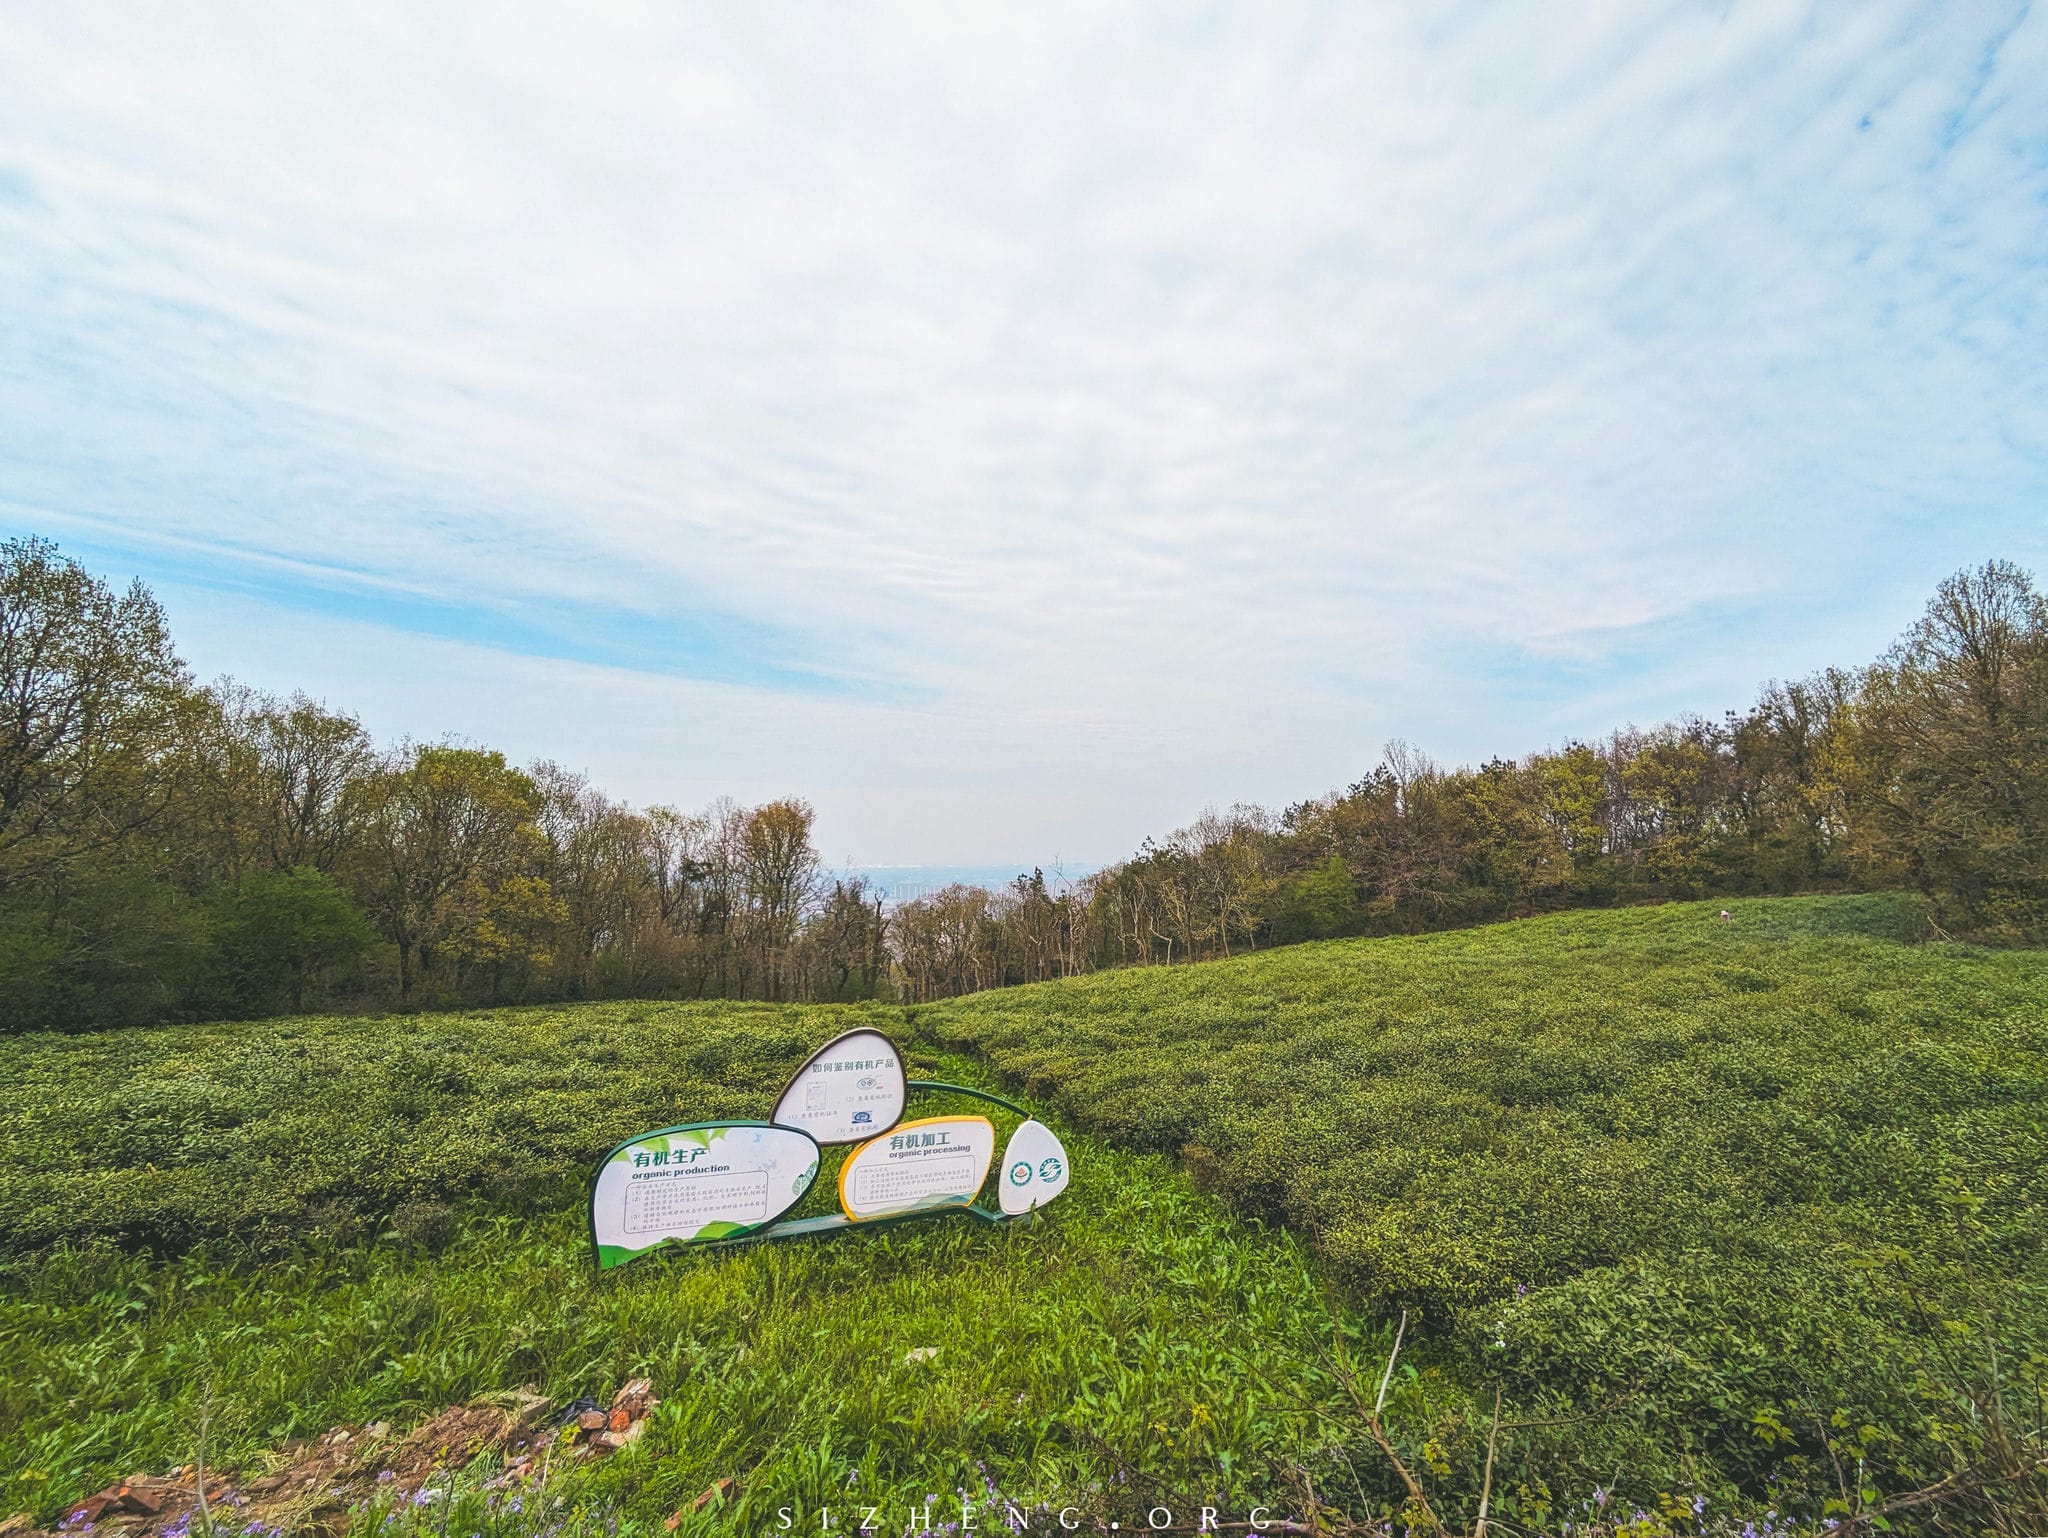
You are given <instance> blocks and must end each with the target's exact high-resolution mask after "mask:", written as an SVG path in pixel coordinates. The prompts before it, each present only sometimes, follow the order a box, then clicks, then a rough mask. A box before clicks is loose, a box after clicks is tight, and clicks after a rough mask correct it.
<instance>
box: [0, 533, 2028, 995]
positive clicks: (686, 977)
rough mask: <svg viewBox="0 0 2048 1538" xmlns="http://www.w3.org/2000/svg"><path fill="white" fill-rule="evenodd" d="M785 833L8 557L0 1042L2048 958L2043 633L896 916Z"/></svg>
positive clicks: (1181, 840)
mask: <svg viewBox="0 0 2048 1538" xmlns="http://www.w3.org/2000/svg"><path fill="white" fill-rule="evenodd" d="M811 825H812V813H811V809H810V807H809V806H808V805H806V804H805V803H804V802H803V801H801V800H798V799H795V798H785V799H780V800H776V801H771V802H768V803H767V804H765V805H761V806H753V807H748V806H741V805H738V804H737V803H734V802H732V801H730V800H721V801H719V802H716V803H714V804H713V805H712V806H710V807H708V808H704V809H702V810H698V811H685V810H681V809H678V808H674V807H668V806H653V807H647V808H634V807H631V806H628V805H625V804H624V803H622V802H619V801H617V800H614V799H612V798H611V797H609V796H607V795H606V794H604V792H603V791H602V790H600V789H599V788H597V787H595V786H593V785H591V784H590V783H589V782H588V781H587V780H585V779H584V778H583V777H582V776H580V775H577V774H575V773H572V772H571V771H569V770H566V769H564V768H562V767H561V766H559V765H556V764H552V763H545V762H543V763H537V764H532V765H527V766H523V767H522V766H517V765H514V764H511V763H509V762H508V761H507V760H506V759H505V757H504V755H503V754H501V753H498V752H495V751H492V750H490V749H487V748H480V747H474V746H469V745H464V744H459V743H453V742H437V743H414V742H405V743H400V744H397V745H395V746H388V747H382V748H380V747H379V746H378V745H377V744H376V743H374V742H373V741H372V740H371V738H370V736H369V734H368V733H367V732H366V731H365V729H364V728H363V726H362V724H361V722H360V721H358V720H357V719H356V718H355V717H353V716H351V715H348V714H346V713H343V712H340V711H336V710H332V709H330V708H328V707H327V706H326V705H324V704H321V703H318V702H316V701H314V700H312V699H309V698H308V697H306V696H305V695H303V694H301V695H294V696H292V697H290V698H277V697H273V696H270V695H265V694H261V693H258V692H256V691H254V690H251V689H248V688H246V687H243V686H241V685H238V684H236V683H234V682H232V681H230V680H224V681H221V682H217V683H213V684H200V683H198V682H196V681H195V680H194V679H193V678H192V676H191V674H190V671H189V670H188V669H187V668H186V667H185V665H184V664H183V663H182V661H181V660H180V659H179V658H178V656H177V653H176V651H175V648H174V647H173V645H172V641H171V637H170V633H169V628H168V625H167V623H166V620H165V617H164V614H163V611H162V609H161V607H160V606H159V605H158V603H157V602H156V600H155V599H154V597H153V596H152V595H151V594H150V593H149V591H148V590H147V589H146V588H145V587H144V586H142V585H141V584H140V583H139V582H138V583H136V584H134V585H132V586H131V587H129V588H128V589H127V590H126V591H125V592H116V591H114V590H113V589H112V588H110V587H109V586H107V585H106V584H105V583H103V582H102V581H100V580H99V579H98V578H96V577H94V576H93V575H92V574H90V573H89V572H87V571H86V570H85V569H84V568H83V567H81V566H80V565H79V564H78V563H76V562H75V561H72V560H70V559H68V558H66V557H65V556H63V555H62V553H61V552H59V551H58V550H57V548H56V547H55V546H54V545H52V544H50V543H49V542H48V541H45V540H39V539H18V540H12V541H7V542H5V543H0V1029H11V1030H22V1029H40V1028H60V1029H63V1028H87V1027H93V1026H105V1025H120V1024H137V1023H147V1022H151V1021H158V1020H165V1019H174V1018H200V1017H210V1016H235V1015H261V1014H271V1013H281V1012H285V1011H296V1010H303V1009H308V1008H343V1009H377V1008H390V1007H401V1008H402V1007H415V1006H424V1005H437V1006H438V1005H449V1004H488V1003H498V1002H506V1001H538V1000H561V999H579V998H597V997H663V998H670V997H683V998H750V999H769V1000H777V999H784V1000H788V999H805V1000H854V999H863V998H901V999H904V1000H907V1001H911V1002H919V1001H925V1000H930V999H935V998H941V997H946V996H950V995H953V994H958V993H963V992H968V991H972V990H974V989H979V988H988V987H996V986H1002V985H1006V984H1011V983H1020V982H1034V981H1039V980H1042V979H1045V978H1051V977H1060V976H1067V975H1071V974H1075V973H1080V972H1088V971H1093V970H1096V969H1099V968H1103V967H1111V966H1130V965H1139V964H1152V963H1171V962H1178V961H1193V960H1201V959H1207V958H1210V957H1220V956H1230V955H1234V954H1237V953H1239V952H1242V951H1246V950H1251V949H1256V948H1259V947H1262V946H1267V945H1274V944H1285V943H1288V942H1290V941H1295V940H1306V939H1317V938H1329V937H1333V936H1340V935H1375V934H1394V933H1415V932H1419V931H1423V930H1429V929H1437V928H1443V927H1446V926H1451V925H1458V924H1469V923H1476V922H1482V921H1486V920H1491V919H1498V918H1503V917H1510V916H1517V915H1526V914H1534V913H1539V912H1545V911H1549V910H1554V909H1559V908H1567V907H1579V906H1601V905H1611V904H1616V903H1630V902H1644V901H1655V900H1661V899H1667V898H1679V897H1699V896H1713V895H1742V894H1762V893H1786V892H1799V891H1825V890H1843V889H1851V888H1881V887H1908V888H1914V889H1917V890H1920V891H1922V892H1925V893H1927V894H1928V895H1929V897H1930V898H1932V899H1933V903H1934V912H1935V915H1936V921H1937V922H1938V923H1939V924H1942V925H1944V926H1946V927H1947V931H1948V932H1952V933H1955V934H1958V935H1969V936H1972V937H1977V938H1986V939H1994V940H2003V941H2019V942H2038V941H2039V940H2040V939H2041V938H2042V937H2043V935H2044V932H2048V845H2044V837H2043V830H2044V827H2048V605H2044V602H2043V600H2042V598H2041V596H2040V594H2039V593H2038V592H2037V591H2036V589H2035V587H2034V585H2033V582H2032V580H2031V578H2030V577H2029V576H2028V575H2027V574H2026V573H2025V572H2023V571H2021V570H2020V569H2019V568H2017V567H2015V566H2012V565H2010V564H2007V563H2003V562H1993V563H1990V564H1988V565H1986V566H1984V567H1982V568H1981V569H1979V570H1976V571H1972V572H1964V573H1959V574H1957V575H1956V576H1954V577H1952V578H1950V579H1949V580H1948V581H1946V582H1944V583H1943V584H1942V585H1941V587H1940V589H1939V590H1938V592H1937V593H1936V595H1935V597H1934V598H1933V600H1932V601H1931V602H1930V604H1929V605H1928V608H1927V611H1926V613H1925V615H1923V617H1922V618H1921V620H1920V621H1919V622H1918V623H1917V624H1916V625H1915V626H1914V627H1913V629H1912V630H1911V631H1910V632H1908V634H1907V635H1906V636H1904V637H1903V638H1901V640H1900V641H1899V642H1898V644H1897V645H1896V646H1894V647H1893V648H1892V650H1891V651H1890V652H1888V653H1887V654H1886V655H1885V656H1884V657H1883V658H1880V659H1879V660H1878V661H1877V662H1875V663H1873V664H1871V665H1870V666H1868V667H1866V668H1863V669H1860V670H1857V671H1854V672H1850V671H1839V670H1837V671H1829V672H1826V673H1824V674H1821V675H1819V676H1817V677H1814V678H1811V679H1806V680H1802V681H1799V682H1794V683H1786V684H1774V685H1772V686H1770V687H1769V688H1767V689H1766V690H1765V691H1764V692H1763V694H1762V696H1761V697H1760V698H1759V699H1758V701H1757V702H1756V703H1755V704H1754V705H1753V706H1752V707H1751V708H1750V709H1749V710H1747V711H1744V712H1739V713H1737V712H1730V713H1729V714H1727V715H1726V716H1723V717H1720V718H1714V719H1709V718H1704V717H1698V718H1688V719H1686V720H1683V721H1678V722H1673V723H1670V724H1667V725H1664V726H1661V727H1657V728H1655V729H1652V730H1647V731H1643V730H1637V729H1635V728H1628V729H1626V730H1622V731H1618V732H1615V733H1613V734H1612V735H1611V736H1609V737H1608V738H1606V739H1604V740H1603V741H1600V742H1597V743H1577V742H1574V743H1568V744H1566V745H1565V746H1563V747H1562V748H1558V749H1554V750H1550V751H1545V752H1540V753H1532V754H1529V755H1528V756H1526V757H1523V758H1520V759H1514V760H1507V759H1499V760H1495V761H1492V762H1489V763H1486V764H1483V765H1481V766H1479V767H1477V768H1455V769H1446V768H1444V767H1442V766H1440V765H1437V764H1435V763H1433V762H1431V761H1430V760H1429V759H1428V758H1427V757H1425V756H1424V755H1422V754H1421V753H1418V752H1416V751H1415V750H1413V749H1411V748H1408V747H1407V746H1405V745H1403V744H1398V743H1397V744H1395V745H1393V746H1392V747H1390V748H1389V750H1388V751H1387V753H1386V755H1385V757H1384V759H1383V760H1382V762H1381V763H1379V764H1378V765H1377V766H1376V767H1375V768H1374V769H1373V770H1372V772H1371V773H1369V774H1367V775H1366V776H1364V777H1363V778H1362V779H1360V780H1359V781H1357V782H1356V783H1354V784H1352V785H1351V786H1349V787H1348V788H1346V789H1344V790H1342V791H1337V792H1332V793H1331V794H1328V795H1325V796H1322V797H1320V798H1317V799H1314V800H1308V801H1303V802H1300V803H1297V804H1296V805H1293V806H1290V807H1288V808H1286V809H1285V810H1283V811H1279V812H1273V811H1268V810H1266V809H1263V808H1259V807H1253V806H1242V805H1240V806H1233V807H1231V808H1230V809H1229V810H1227V811H1223V812H1212V813H1209V814H1207V815H1205V816H1203V817H1202V818H1200V819H1199V820H1197V821H1196V822H1195V823H1193V824H1191V825H1190V826H1188V827H1186V828H1183V829H1180V830H1178V831H1176V832H1174V833H1172V834H1170V835H1168V836H1166V837H1165V838H1163V839H1158V840H1149V839H1148V840H1147V841H1146V842H1145V843H1144V845H1143V846H1142V847H1141V848H1140V849H1139V850H1138V852H1137V853H1136V854H1135V855H1133V856H1132V857H1131V858H1130V859H1128V860H1125V861H1123V862H1121V863H1119V864H1116V865H1113V866H1111V867H1109V868H1108V869H1106V870H1103V871H1099V872H1097V873H1095V874H1094V875H1091V876H1089V877H1088V878H1086V879H1085V880H1083V881H1081V882H1079V883H1077V884H1073V885H1065V884H1058V885H1055V884H1053V883H1048V882H1047V880H1046V879H1045V877H1044V875H1043V873H1042V872H1037V871H1034V872H1032V873H1029V874H1027V875H1021V876H1019V877H1018V878H1017V879H1016V880H1015V881H1013V882H1011V883H1009V884H1008V885H1007V886H1005V887H1002V888H1000V889H997V890H993V891H991V890H987V889H983V888H974V887H952V888H948V889H946V890H944V891H942V892H939V893H936V894H932V895H930V896H927V897H923V898H919V899H917V900H915V901H911V902H907V903H903V904H901V905H898V906H897V907H896V908H894V910H893V911H892V910H890V909H889V908H888V907H887V906H886V904H885V903H884V902H883V900H882V897H881V894H879V893H877V892H875V891H874V890H872V889H871V888H869V887H868V886H867V885H866V884H865V883H864V882H863V881H861V880H860V879H858V878H845V877H833V876H831V875H829V874H828V873H826V872H825V871H824V870H823V868H822V865H821V862H820V860H819V858H818V854H817V851H816V849H815V847H814V846H813V844H812V841H811Z"/></svg>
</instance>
